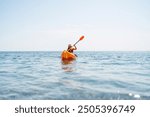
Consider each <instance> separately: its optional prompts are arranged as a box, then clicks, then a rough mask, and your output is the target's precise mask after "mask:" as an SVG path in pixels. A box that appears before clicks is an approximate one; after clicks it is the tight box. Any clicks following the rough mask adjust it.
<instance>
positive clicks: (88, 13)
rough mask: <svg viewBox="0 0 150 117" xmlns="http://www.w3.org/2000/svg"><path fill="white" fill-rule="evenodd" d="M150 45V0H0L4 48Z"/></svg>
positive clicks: (0, 39)
mask: <svg viewBox="0 0 150 117" xmlns="http://www.w3.org/2000/svg"><path fill="white" fill-rule="evenodd" d="M81 35H84V36H85V37H86V38H85V40H83V41H81V42H79V43H78V45H77V47H78V50H79V51H80V50H81V51H82V50H91V51H93V50H94V51H104V50H105V51H108V50H111V51H113V50H120V51H122V50H125V51H130V50H131V51H132V50H133V51H135V50H148V51H150V0H0V51H3V50H7V51H9V50H18V51H25V50H32V51H38V50H48V51H51V50H56V51H57V50H64V49H66V47H67V45H68V43H71V44H73V43H75V42H76V41H77V40H78V39H79V37H80V36H81Z"/></svg>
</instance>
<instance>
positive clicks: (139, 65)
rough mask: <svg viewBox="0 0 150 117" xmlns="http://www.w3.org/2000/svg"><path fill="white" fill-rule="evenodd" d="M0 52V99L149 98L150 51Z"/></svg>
mask: <svg viewBox="0 0 150 117" xmlns="http://www.w3.org/2000/svg"><path fill="white" fill-rule="evenodd" d="M60 54H61V52H0V99H6V100H7V99H62V100H63V99H115V100H120V99H129V100H130V99H133V100H134V99H138V100H139V99H142V100H143V99H148V100H149V99H150V52H76V54H77V55H78V59H77V60H76V61H73V62H71V63H70V64H63V63H62V62H61V59H60Z"/></svg>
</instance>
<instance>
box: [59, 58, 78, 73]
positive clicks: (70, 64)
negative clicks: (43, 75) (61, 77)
mask: <svg viewBox="0 0 150 117" xmlns="http://www.w3.org/2000/svg"><path fill="white" fill-rule="evenodd" d="M61 67H62V69H63V70H64V71H65V72H73V71H75V67H76V61H75V60H71V61H70V60H69V61H68V60H65V61H61Z"/></svg>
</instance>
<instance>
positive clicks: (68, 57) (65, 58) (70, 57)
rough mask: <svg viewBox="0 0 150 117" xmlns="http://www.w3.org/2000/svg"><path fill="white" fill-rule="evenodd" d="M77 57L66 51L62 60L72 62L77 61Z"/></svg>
mask: <svg viewBox="0 0 150 117" xmlns="http://www.w3.org/2000/svg"><path fill="white" fill-rule="evenodd" d="M75 59H76V56H75V55H74V54H73V53H70V52H68V51H67V50H64V51H63V52H62V54H61V60H62V61H70V60H75Z"/></svg>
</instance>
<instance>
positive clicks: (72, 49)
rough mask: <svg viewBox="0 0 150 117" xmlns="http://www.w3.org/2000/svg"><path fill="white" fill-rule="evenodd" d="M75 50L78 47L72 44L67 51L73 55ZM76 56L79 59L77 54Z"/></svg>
mask: <svg viewBox="0 0 150 117" xmlns="http://www.w3.org/2000/svg"><path fill="white" fill-rule="evenodd" d="M74 50H77V47H76V46H75V45H73V46H72V45H71V44H69V45H68V49H67V51H68V52H70V53H73V51H74ZM74 55H75V56H76V57H77V55H76V54H74Z"/></svg>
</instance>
